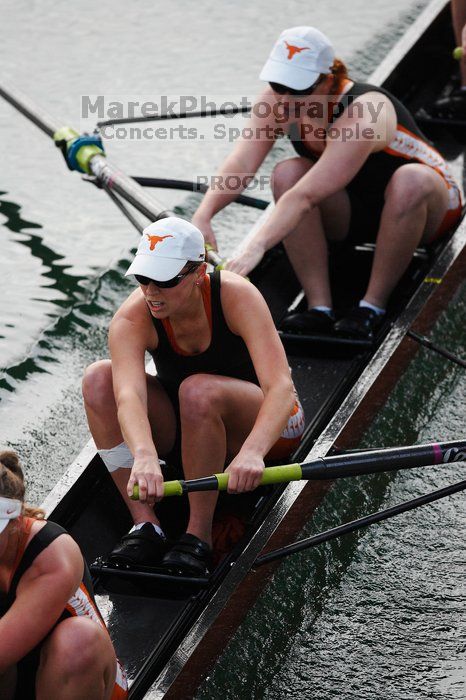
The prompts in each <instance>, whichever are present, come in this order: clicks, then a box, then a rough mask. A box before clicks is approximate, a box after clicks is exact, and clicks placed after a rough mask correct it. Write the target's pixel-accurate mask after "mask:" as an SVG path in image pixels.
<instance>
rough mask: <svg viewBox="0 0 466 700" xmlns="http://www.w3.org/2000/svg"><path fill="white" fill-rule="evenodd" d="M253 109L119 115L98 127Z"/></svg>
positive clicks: (102, 122)
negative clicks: (131, 115) (139, 115)
mask: <svg viewBox="0 0 466 700" xmlns="http://www.w3.org/2000/svg"><path fill="white" fill-rule="evenodd" d="M250 111H251V108H250V107H231V108H230V109H213V110H211V111H209V112H207V111H205V110H200V111H196V112H179V113H178V114H175V113H174V112H167V113H165V114H153V115H149V116H146V117H143V116H141V117H117V118H115V119H104V120H102V121H99V122H97V126H98V127H102V126H111V125H113V124H115V125H116V124H139V123H141V122H158V121H165V120H167V119H190V118H196V117H216V116H218V115H219V114H223V115H225V116H234V115H235V114H247V113H248V112H250Z"/></svg>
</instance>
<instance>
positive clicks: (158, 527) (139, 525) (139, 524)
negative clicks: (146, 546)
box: [129, 521, 166, 540]
mask: <svg viewBox="0 0 466 700" xmlns="http://www.w3.org/2000/svg"><path fill="white" fill-rule="evenodd" d="M146 522H147V521H146ZM145 524H146V523H138V524H137V525H133V527H132V528H131V530H130V531H129V532H130V533H131V532H137V531H138V530H140V529H141V527H142V526H143V525H145ZM151 525H152V526H153V528H154V530H155V531H156V533H157V534H158V535H160V537H163V539H164V540H165V539H166V537H165V533H164V531H163V530H162V528H161V527H160V525H157V524H156V523H151Z"/></svg>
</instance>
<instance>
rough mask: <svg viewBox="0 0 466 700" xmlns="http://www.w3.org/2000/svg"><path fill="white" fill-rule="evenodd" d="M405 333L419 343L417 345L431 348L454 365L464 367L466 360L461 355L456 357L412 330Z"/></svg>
mask: <svg viewBox="0 0 466 700" xmlns="http://www.w3.org/2000/svg"><path fill="white" fill-rule="evenodd" d="M407 335H408V336H409V337H410V338H412V339H413V340H415V341H416V343H419V345H423V346H424V347H425V348H427V349H428V350H432V352H436V353H437V355H440V356H441V357H445V358H446V359H447V360H450V362H454V363H455V364H456V365H459V366H460V367H463V369H466V360H463V359H462V358H461V357H457V356H456V355H454V354H453V353H452V352H450V351H449V350H447V349H446V348H442V347H440V346H439V345H435V343H433V342H432V341H431V340H429V338H426V337H425V336H424V335H419V333H415V332H414V331H408V333H407Z"/></svg>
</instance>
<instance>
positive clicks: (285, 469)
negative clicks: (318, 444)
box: [131, 463, 302, 501]
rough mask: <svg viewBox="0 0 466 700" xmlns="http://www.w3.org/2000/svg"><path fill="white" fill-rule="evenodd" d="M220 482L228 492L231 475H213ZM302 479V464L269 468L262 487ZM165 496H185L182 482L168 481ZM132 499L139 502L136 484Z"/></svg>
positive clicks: (264, 474)
mask: <svg viewBox="0 0 466 700" xmlns="http://www.w3.org/2000/svg"><path fill="white" fill-rule="evenodd" d="M213 476H214V477H215V478H216V479H217V482H218V490H219V491H226V490H227V488H228V477H229V474H228V473H226V472H223V473H222V474H214V475H213ZM299 479H302V469H301V465H300V464H297V463H296V464H284V465H281V466H277V467H267V468H266V469H264V473H263V474H262V479H261V486H266V485H268V484H282V483H285V482H288V481H299ZM184 483H185V485H186V486H187V487H188V488H187V491H189V484H190V482H189V481H187V482H184ZM163 495H164V496H182V495H183V485H182V482H180V481H166V482H165V483H164V485H163ZM131 499H132V500H133V501H137V500H139V486H138V484H135V485H134V486H133V493H132V494H131Z"/></svg>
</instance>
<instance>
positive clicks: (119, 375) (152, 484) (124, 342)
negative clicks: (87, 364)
mask: <svg viewBox="0 0 466 700" xmlns="http://www.w3.org/2000/svg"><path fill="white" fill-rule="evenodd" d="M108 342H109V349H110V356H111V359H112V375H113V391H114V395H115V401H116V405H117V411H118V422H119V424H120V428H121V432H122V434H123V437H124V440H125V442H126V444H127V445H128V447H129V449H130V451H131V454H132V455H133V457H134V465H133V468H132V470H131V474H130V477H129V480H128V494H130V493H131V492H132V489H133V486H134V484H135V483H138V484H139V490H140V500H141V501H145V500H146V498H147V497H149V500H150V501H152V499H153V497H154V495H155V494H156V495H157V497H161V496H162V494H163V479H162V474H161V470H160V465H159V461H158V456H157V451H156V448H155V445H154V441H153V438H152V430H151V426H150V423H149V417H148V413H147V378H146V372H145V353H146V350H147V349H148V348H152V347H155V344H156V342H157V338H156V332H155V329H154V327H153V325H152V323H151V321H150V317H149V312H148V310H147V307H146V303H145V301H144V298H143V296H142V293H141V292H140V290H139V289H137V290H136V291H135V292H133V294H132V295H131V296H130V297H129V299H128V300H127V301H126V302H125V303H124V304H123V305H122V306H121V308H120V309H119V310H118V311H117V313H116V314H115V316H114V318H113V320H112V322H111V324H110V329H109V336H108Z"/></svg>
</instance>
